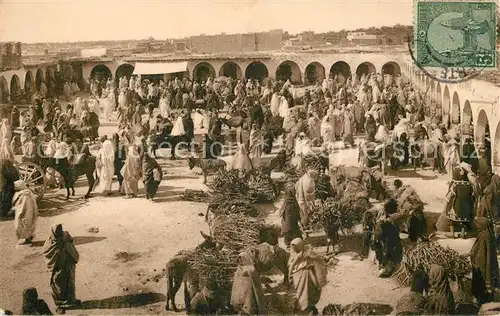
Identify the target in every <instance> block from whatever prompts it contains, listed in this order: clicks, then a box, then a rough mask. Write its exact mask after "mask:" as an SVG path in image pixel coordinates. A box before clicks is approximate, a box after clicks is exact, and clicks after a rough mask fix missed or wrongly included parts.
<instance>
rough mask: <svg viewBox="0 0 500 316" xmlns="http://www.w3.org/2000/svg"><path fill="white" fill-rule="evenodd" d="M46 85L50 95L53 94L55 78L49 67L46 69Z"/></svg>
mask: <svg viewBox="0 0 500 316" xmlns="http://www.w3.org/2000/svg"><path fill="white" fill-rule="evenodd" d="M45 86H46V87H47V94H48V96H52V95H53V94H52V92H53V87H54V78H53V77H52V74H51V72H50V70H49V68H47V70H46V71H45Z"/></svg>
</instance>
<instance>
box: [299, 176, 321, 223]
mask: <svg viewBox="0 0 500 316" xmlns="http://www.w3.org/2000/svg"><path fill="white" fill-rule="evenodd" d="M316 173H317V171H316V170H314V169H313V168H310V169H308V170H307V172H306V173H305V174H304V175H303V176H302V177H301V178H300V179H299V180H298V181H297V183H296V184H295V192H296V193H295V198H296V199H297V202H298V204H299V208H300V223H301V224H302V227H306V226H307V225H308V224H309V215H310V214H311V212H312V210H313V209H314V205H315V203H314V202H315V201H316V182H315V180H314V179H315V177H316Z"/></svg>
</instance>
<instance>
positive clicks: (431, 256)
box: [393, 240, 472, 286]
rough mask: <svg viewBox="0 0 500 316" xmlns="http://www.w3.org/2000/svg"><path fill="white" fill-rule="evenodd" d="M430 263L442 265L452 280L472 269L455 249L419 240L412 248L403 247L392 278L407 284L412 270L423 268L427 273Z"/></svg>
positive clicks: (402, 284) (459, 277)
mask: <svg viewBox="0 0 500 316" xmlns="http://www.w3.org/2000/svg"><path fill="white" fill-rule="evenodd" d="M431 264H438V265H440V266H442V267H443V268H444V269H445V270H446V273H447V275H448V276H449V277H450V278H451V279H452V280H454V281H457V280H460V279H462V278H463V277H464V276H466V275H467V274H469V273H470V272H471V269H472V267H471V265H470V263H469V261H468V260H467V258H464V257H462V256H460V254H459V253H458V252H457V251H455V250H453V249H450V248H449V247H447V248H444V247H442V246H441V245H439V244H438V243H436V242H432V241H429V240H420V241H419V242H417V244H416V245H415V246H414V247H413V248H409V249H405V251H404V255H403V260H402V262H401V265H400V267H399V269H398V271H396V273H394V274H393V278H394V279H396V281H397V282H398V283H399V284H400V285H401V286H409V285H410V281H411V275H412V273H413V271H416V270H417V269H424V271H425V272H427V273H428V272H429V270H430V266H431Z"/></svg>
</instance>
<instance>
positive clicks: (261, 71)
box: [245, 61, 269, 81]
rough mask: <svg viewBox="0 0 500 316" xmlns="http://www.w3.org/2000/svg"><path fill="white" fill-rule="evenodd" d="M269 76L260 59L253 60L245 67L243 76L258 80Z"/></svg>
mask: <svg viewBox="0 0 500 316" xmlns="http://www.w3.org/2000/svg"><path fill="white" fill-rule="evenodd" d="M267 77H269V71H268V70H267V67H266V65H264V64H263V63H262V62H260V61H253V62H251V63H250V65H248V66H247V68H246V69H245V78H247V79H257V80H259V81H262V80H264V79H265V78H267Z"/></svg>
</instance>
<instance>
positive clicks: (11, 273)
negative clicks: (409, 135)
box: [0, 124, 473, 314]
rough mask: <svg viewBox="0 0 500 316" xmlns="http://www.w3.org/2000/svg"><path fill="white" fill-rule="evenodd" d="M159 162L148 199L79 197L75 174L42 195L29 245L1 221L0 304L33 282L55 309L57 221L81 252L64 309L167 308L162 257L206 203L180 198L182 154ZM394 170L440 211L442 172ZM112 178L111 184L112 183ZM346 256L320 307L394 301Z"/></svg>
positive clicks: (198, 185) (347, 156)
mask: <svg viewBox="0 0 500 316" xmlns="http://www.w3.org/2000/svg"><path fill="white" fill-rule="evenodd" d="M115 130H116V127H115V126H114V124H105V126H103V127H102V128H101V133H103V134H104V133H105V134H111V133H112V132H114V131H115ZM340 147H341V144H340V143H339V148H340ZM332 158H335V159H333V160H334V163H335V164H344V165H357V152H356V150H353V149H339V151H338V152H337V153H336V154H335V155H334V157H332ZM159 162H160V164H161V165H162V166H163V168H164V170H165V171H166V172H167V174H166V178H165V180H164V181H163V183H162V185H161V187H160V191H159V198H158V201H157V203H150V202H147V201H146V199H145V198H144V197H143V196H140V197H139V198H137V199H130V200H129V199H124V198H122V197H121V196H118V195H117V194H116V195H115V196H113V197H109V198H108V197H106V198H104V197H100V196H98V195H95V196H94V197H93V198H91V199H90V200H88V201H83V200H81V198H80V197H81V196H82V195H83V194H84V190H85V189H86V180H85V181H84V180H83V179H82V180H80V182H79V183H78V188H77V196H76V197H75V198H72V199H71V200H70V201H64V200H63V197H64V192H63V190H55V191H51V192H49V194H47V195H46V197H45V198H44V201H43V202H42V204H41V205H40V207H41V210H40V218H39V220H38V227H37V236H36V239H35V242H34V243H33V246H32V247H22V248H19V247H16V238H15V233H14V227H13V222H12V221H5V222H0V240H1V244H0V253H1V254H2V255H1V256H0V275H1V276H2V277H1V280H0V293H1V296H0V308H4V309H10V310H12V311H14V313H19V312H20V308H21V303H22V291H23V289H25V288H27V287H36V288H37V289H38V292H39V295H40V297H41V298H43V299H45V300H46V301H47V302H48V304H49V306H50V307H51V308H52V310H53V311H54V310H55V309H54V305H53V302H52V299H51V290H50V285H49V281H50V274H49V272H48V271H47V269H46V266H45V264H44V260H43V257H42V251H43V247H42V246H43V243H44V241H45V239H46V238H47V236H48V232H49V230H50V227H51V226H52V225H53V224H56V223H62V224H63V226H64V228H65V229H66V230H68V231H69V232H70V233H71V234H72V236H74V239H75V243H76V246H77V249H78V251H79V252H80V262H79V263H78V265H77V272H76V283H77V284H76V288H77V296H78V298H79V299H81V300H82V301H83V306H82V307H81V309H80V310H70V311H67V313H68V314H151V313H155V314H156V313H165V314H166V312H164V311H163V306H164V301H165V295H164V293H165V289H166V286H165V280H164V278H163V277H162V275H163V269H164V266H165V263H166V262H167V261H168V259H169V258H170V257H172V256H173V255H174V254H175V253H177V251H179V250H181V249H188V248H190V247H195V246H196V245H197V244H198V243H199V242H200V241H201V240H202V237H201V236H200V230H204V231H205V232H208V227H207V225H206V223H205V222H204V218H203V217H202V216H200V215H201V213H204V212H205V210H206V205H205V204H203V203H192V202H184V201H180V199H179V194H180V193H182V191H183V190H184V189H186V188H189V189H203V188H204V185H203V184H202V179H201V176H199V175H197V174H196V173H195V172H193V171H190V170H189V169H188V168H187V162H186V161H185V160H181V161H175V162H172V161H170V160H160V161H159ZM398 177H399V178H401V179H402V180H403V182H404V183H407V184H411V185H412V186H414V187H415V188H416V190H417V191H418V193H419V194H420V196H421V198H422V199H423V200H424V201H425V202H426V203H427V206H426V209H427V210H429V211H433V212H440V211H441V210H442V207H443V205H444V195H445V191H446V185H445V179H444V176H436V174H435V173H434V172H432V171H430V170H425V171H417V173H414V172H413V171H403V172H401V173H399V174H398ZM389 178H393V176H390V177H389ZM114 185H115V188H116V189H117V187H118V184H117V183H115V184H114ZM280 203H281V202H277V203H276V205H275V206H276V207H278V206H279V205H280ZM276 207H275V209H276ZM269 220H270V221H272V222H277V223H279V218H278V212H276V211H275V212H274V213H272V214H271V215H270V217H269ZM445 242H447V243H450V242H452V243H453V246H454V248H457V249H459V250H460V252H462V253H465V252H468V250H469V248H470V245H471V244H472V242H473V240H471V239H469V240H466V241H462V240H454V241H448V240H445ZM352 255H353V253H352V252H345V253H342V254H340V255H339V256H338V258H339V260H340V261H339V263H338V265H337V266H336V267H335V268H334V269H332V270H331V272H330V274H329V284H328V285H327V286H326V287H325V288H324V290H323V293H322V297H321V301H320V304H319V306H318V308H319V309H320V310H321V309H322V308H323V306H324V305H326V304H328V303H336V304H349V303H352V302H372V303H380V304H389V305H394V304H395V302H396V301H397V299H398V298H399V297H400V296H401V295H403V294H404V293H405V292H406V291H407V289H395V288H396V287H397V286H396V284H395V283H394V282H393V281H391V280H387V279H380V278H378V277H377V276H376V275H377V268H376V266H375V265H373V264H372V263H371V260H365V261H353V260H351V258H352ZM278 279H279V280H281V277H279V278H278ZM179 292H182V291H179ZM182 302H183V299H182V293H179V294H178V296H177V303H178V305H182V304H181V303H182ZM170 313H172V312H170ZM172 314H174V313H172Z"/></svg>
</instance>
